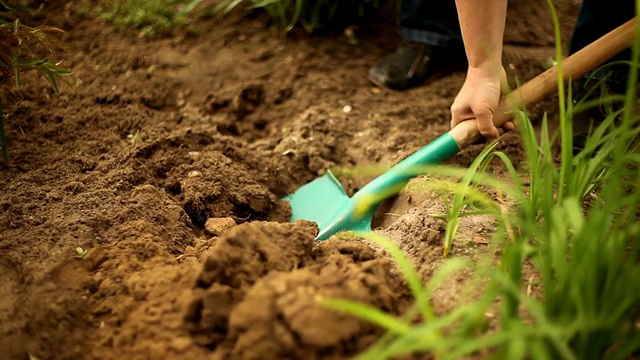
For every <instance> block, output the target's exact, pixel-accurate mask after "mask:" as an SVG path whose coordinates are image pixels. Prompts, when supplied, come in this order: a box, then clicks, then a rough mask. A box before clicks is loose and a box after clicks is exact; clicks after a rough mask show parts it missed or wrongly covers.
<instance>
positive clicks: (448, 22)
mask: <svg viewBox="0 0 640 360" xmlns="http://www.w3.org/2000/svg"><path fill="white" fill-rule="evenodd" d="M399 24H400V34H401V36H402V38H403V39H404V40H407V41H414V42H419V43H424V44H428V45H432V46H447V45H448V44H449V43H450V42H458V43H461V42H462V35H461V34H460V24H459V23H458V12H457V10H456V3H455V0H431V1H428V0H403V1H402V3H401V11H400V19H399Z"/></svg>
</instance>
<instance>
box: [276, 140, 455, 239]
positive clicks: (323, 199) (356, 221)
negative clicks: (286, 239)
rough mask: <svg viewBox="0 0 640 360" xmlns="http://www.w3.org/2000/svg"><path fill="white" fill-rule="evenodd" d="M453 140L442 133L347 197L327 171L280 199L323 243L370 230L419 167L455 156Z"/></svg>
mask: <svg viewBox="0 0 640 360" xmlns="http://www.w3.org/2000/svg"><path fill="white" fill-rule="evenodd" d="M458 151H460V149H459V148H458V144H456V142H455V140H454V139H453V138H452V137H451V135H449V133H445V134H444V135H442V136H440V137H439V138H437V139H436V140H435V141H433V142H431V143H430V144H428V145H427V146H425V147H423V148H422V149H420V150H418V151H416V152H415V153H413V154H411V155H410V156H409V157H407V158H406V159H404V160H403V161H401V162H400V163H398V164H396V165H395V166H394V167H392V168H391V169H389V170H388V171H387V172H385V173H384V174H382V175H380V176H378V177H377V178H375V179H373V181H371V182H370V183H368V184H367V185H365V186H364V187H363V188H362V189H360V190H359V191H358V192H357V193H355V194H354V195H353V197H351V198H350V197H349V196H348V195H347V194H346V192H345V191H344V189H343V188H342V185H341V184H340V182H339V181H338V180H337V179H336V178H335V176H334V175H333V174H332V173H331V171H327V174H325V175H323V176H321V177H319V178H317V179H315V180H313V181H311V182H310V183H308V184H306V185H304V186H302V187H300V188H299V189H298V190H296V191H295V192H294V193H293V194H290V195H287V196H286V197H285V198H284V199H283V200H285V201H288V202H289V203H290V204H291V210H292V215H291V218H290V219H289V220H290V221H296V220H301V219H304V220H309V221H315V222H316V223H317V224H318V228H319V229H320V231H319V233H318V235H317V236H316V240H326V239H328V238H329V237H331V236H332V235H334V234H335V233H337V232H340V231H371V220H372V219H373V215H374V214H375V212H376V209H377V208H378V205H379V204H380V203H381V202H382V201H383V200H384V199H386V198H388V197H390V196H393V195H395V194H397V193H398V192H400V190H401V189H402V188H403V187H404V185H405V184H406V183H407V182H408V181H409V179H411V178H413V177H415V176H417V175H419V174H420V166H424V165H431V164H437V163H439V162H441V161H443V160H446V159H448V158H450V157H451V156H453V155H455V154H456V153H458Z"/></svg>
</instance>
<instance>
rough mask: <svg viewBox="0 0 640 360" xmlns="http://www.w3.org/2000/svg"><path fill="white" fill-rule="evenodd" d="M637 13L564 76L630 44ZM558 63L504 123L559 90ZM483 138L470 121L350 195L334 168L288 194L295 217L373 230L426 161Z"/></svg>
mask: <svg viewBox="0 0 640 360" xmlns="http://www.w3.org/2000/svg"><path fill="white" fill-rule="evenodd" d="M636 21H637V20H636V18H633V19H631V20H629V21H628V22H626V23H624V24H622V25H620V26H619V27H618V28H616V29H614V30H612V31H611V32H609V33H608V34H606V35H604V36H603V37H601V38H600V39H598V40H596V41H594V42H593V43H591V44H589V45H588V46H586V47H584V48H583V49H582V50H580V51H578V52H576V53H574V54H573V55H571V56H569V57H568V58H566V59H564V61H563V62H562V64H563V69H564V71H563V79H564V80H568V79H576V78H578V77H580V76H582V75H583V74H585V73H586V72H587V71H589V70H592V69H594V68H596V67H598V66H599V65H601V64H602V63H604V62H605V61H607V60H608V59H610V58H611V57H612V56H613V55H615V54H617V53H619V52H620V51H622V50H624V49H625V48H628V47H629V46H630V45H631V44H632V42H633V38H634V35H635V28H636ZM557 84H558V69H557V66H553V67H551V68H549V69H547V70H546V71H545V72H543V73H542V74H540V75H538V76H536V77H535V78H533V79H532V80H530V81H529V82H527V83H526V84H524V85H522V86H520V87H519V88H518V89H516V90H515V91H513V92H512V93H510V94H509V95H508V96H506V97H505V98H503V99H502V101H501V102H500V104H499V105H498V108H497V109H496V111H495V116H494V123H495V125H496V126H497V127H501V126H502V125H504V124H505V123H506V122H508V121H510V120H511V119H512V112H511V111H510V110H511V109H522V108H524V107H525V106H527V105H530V104H532V103H534V102H536V101H538V100H540V99H541V98H542V97H544V96H546V95H548V94H551V93H554V92H555V91H556V89H557ZM480 139H481V135H480V133H479V132H478V127H477V125H476V122H475V121H464V122H462V123H461V124H459V125H458V126H456V127H455V128H453V129H451V130H450V131H449V132H447V133H445V134H443V135H441V136H440V137H438V138H437V139H436V140H435V141H433V142H432V143H430V144H428V145H427V146H425V147H423V148H422V149H420V150H418V151H417V152H415V153H413V154H412V155H410V156H409V157H407V158H406V159H404V160H403V161H401V162H400V163H398V164H397V165H395V166H394V167H392V168H391V169H390V170H388V171H387V172H385V173H384V174H382V175H380V176H378V177H377V178H375V179H374V180H373V181H371V182H370V183H368V184H367V185H365V186H364V187H363V188H362V189H360V190H359V191H358V192H356V193H355V194H354V195H353V197H351V198H350V197H349V196H348V195H347V194H346V192H345V191H344V189H343V188H342V185H341V184H340V182H339V181H338V180H337V179H336V178H335V176H334V175H333V174H332V173H331V172H329V171H328V172H327V174H325V175H324V176H322V177H320V178H318V179H316V180H313V181H311V182H310V183H308V184H306V185H304V186H302V187H301V188H299V189H298V190H297V191H296V192H294V193H293V194H291V195H288V196H286V197H285V198H284V199H283V200H285V201H288V202H289V203H290V204H291V209H292V216H291V218H290V221H296V220H300V219H305V220H310V221H315V222H316V223H317V224H318V228H319V233H318V235H317V236H316V240H326V239H328V238H329V237H330V236H331V235H334V234H335V233H337V232H340V231H347V230H350V231H370V230H371V219H372V218H373V214H374V213H375V211H376V209H377V207H378V205H379V204H380V203H381V202H382V201H383V200H384V199H386V198H388V197H390V196H393V195H395V194H397V193H398V192H400V190H401V189H402V187H404V185H405V184H406V183H407V181H408V180H409V179H411V178H413V177H415V176H417V175H419V174H420V173H421V172H420V169H421V168H422V166H424V165H434V164H437V163H439V162H441V161H444V160H446V159H448V158H450V157H452V156H454V155H455V154H456V153H458V151H460V149H463V148H466V147H467V146H469V145H471V144H474V143H477V142H478V140H480Z"/></svg>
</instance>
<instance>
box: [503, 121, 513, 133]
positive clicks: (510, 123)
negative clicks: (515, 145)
mask: <svg viewBox="0 0 640 360" xmlns="http://www.w3.org/2000/svg"><path fill="white" fill-rule="evenodd" d="M515 128H516V124H515V123H514V122H513V121H507V122H506V123H504V125H502V129H503V130H504V131H505V132H506V131H511V130H513V129H515Z"/></svg>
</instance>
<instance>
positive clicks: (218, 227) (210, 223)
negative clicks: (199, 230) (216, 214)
mask: <svg viewBox="0 0 640 360" xmlns="http://www.w3.org/2000/svg"><path fill="white" fill-rule="evenodd" d="M234 226H236V221H235V220H233V218H231V217H224V218H209V219H207V222H206V223H205V224H204V229H205V231H206V232H207V234H209V235H213V236H220V235H221V234H222V233H223V232H225V231H226V230H228V229H230V228H232V227H234Z"/></svg>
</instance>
